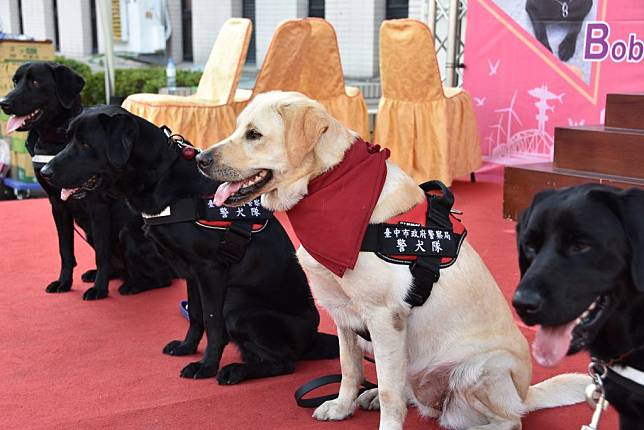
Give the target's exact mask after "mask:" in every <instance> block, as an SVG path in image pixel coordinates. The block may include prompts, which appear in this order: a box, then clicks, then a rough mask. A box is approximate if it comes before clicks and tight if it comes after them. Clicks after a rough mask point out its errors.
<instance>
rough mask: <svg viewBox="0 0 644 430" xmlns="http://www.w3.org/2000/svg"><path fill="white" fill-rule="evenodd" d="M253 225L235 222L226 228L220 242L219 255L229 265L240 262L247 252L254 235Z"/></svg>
mask: <svg viewBox="0 0 644 430" xmlns="http://www.w3.org/2000/svg"><path fill="white" fill-rule="evenodd" d="M252 229H253V225H252V224H251V223H246V222H233V223H232V224H230V226H229V227H228V228H227V229H226V232H225V233H224V237H223V238H222V239H221V242H220V243H219V248H218V249H217V256H218V257H219V260H220V261H221V262H223V263H225V264H226V265H227V266H230V265H232V264H236V263H239V262H240V261H241V259H242V258H243V257H244V255H245V254H246V248H247V247H248V244H249V243H250V240H251V237H252Z"/></svg>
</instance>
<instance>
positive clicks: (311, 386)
mask: <svg viewBox="0 0 644 430" xmlns="http://www.w3.org/2000/svg"><path fill="white" fill-rule="evenodd" d="M341 381H342V375H339V374H335V375H325V376H321V377H319V378H315V379H312V380H310V381H309V382H307V383H306V384H304V385H302V386H301V387H300V388H298V389H297V391H295V402H296V403H297V405H298V406H299V407H301V408H316V407H318V406H320V405H321V404H322V403H324V402H326V401H327V400H333V399H336V398H337V397H338V395H339V393H335V394H327V395H325V396H319V397H311V398H308V399H305V398H304V396H306V395H307V394H308V393H310V392H311V391H314V390H317V389H318V388H321V387H324V386H326V385H331V384H338V383H340V382H341ZM361 385H362V388H360V390H359V391H358V395H360V394H362V393H364V392H365V391H367V390H371V389H373V388H378V386H377V385H376V384H374V383H373V382H369V381H367V380H366V379H365V380H364V381H362V384H361Z"/></svg>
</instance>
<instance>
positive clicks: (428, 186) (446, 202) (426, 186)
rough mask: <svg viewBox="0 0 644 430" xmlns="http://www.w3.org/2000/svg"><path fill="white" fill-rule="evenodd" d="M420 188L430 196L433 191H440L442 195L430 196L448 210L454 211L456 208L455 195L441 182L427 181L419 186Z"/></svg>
mask: <svg viewBox="0 0 644 430" xmlns="http://www.w3.org/2000/svg"><path fill="white" fill-rule="evenodd" d="M419 187H420V188H421V189H422V190H423V191H424V192H425V194H430V192H431V191H440V193H441V195H440V196H438V195H436V194H430V196H431V197H432V199H434V200H436V201H439V202H440V203H441V204H442V205H443V206H445V207H447V208H448V209H450V210H451V209H452V206H454V194H452V192H451V191H450V190H449V188H447V186H446V185H445V184H444V183H442V182H441V181H427V182H424V183H422V184H420V185H419Z"/></svg>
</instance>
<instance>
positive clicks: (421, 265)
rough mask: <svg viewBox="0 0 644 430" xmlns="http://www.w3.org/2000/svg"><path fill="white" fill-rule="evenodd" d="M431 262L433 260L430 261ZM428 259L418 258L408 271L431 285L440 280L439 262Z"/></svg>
mask: <svg viewBox="0 0 644 430" xmlns="http://www.w3.org/2000/svg"><path fill="white" fill-rule="evenodd" d="M432 260H433V259H432ZM432 260H430V259H428V258H422V257H418V258H417V259H416V261H414V262H413V263H412V264H411V266H410V267H409V270H410V271H411V273H412V275H414V276H415V277H416V276H417V277H419V278H424V279H428V280H430V281H431V282H432V283H434V282H438V279H439V278H440V276H441V275H440V262H438V263H436V262H434V261H432Z"/></svg>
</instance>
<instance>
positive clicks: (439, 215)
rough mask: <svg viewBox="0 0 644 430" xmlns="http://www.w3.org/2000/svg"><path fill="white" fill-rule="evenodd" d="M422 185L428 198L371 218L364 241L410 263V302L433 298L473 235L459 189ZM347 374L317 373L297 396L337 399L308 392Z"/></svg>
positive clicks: (365, 246) (310, 401)
mask: <svg viewBox="0 0 644 430" xmlns="http://www.w3.org/2000/svg"><path fill="white" fill-rule="evenodd" d="M420 188H421V189H422V190H423V191H424V192H425V195H426V197H427V199H426V201H425V202H423V203H421V204H419V205H417V206H416V207H414V208H412V209H411V210H410V211H408V212H406V213H404V214H402V215H399V216H396V217H394V218H391V219H389V220H387V222H386V223H382V224H369V226H368V227H367V232H366V233H365V237H364V239H363V241H362V246H361V247H360V251H361V252H373V253H375V254H376V255H377V256H378V257H380V258H381V259H383V260H385V261H387V262H388V263H393V264H404V265H407V266H409V270H410V271H411V274H412V276H413V283H412V287H411V289H410V290H409V292H408V293H407V297H406V298H405V302H406V303H408V304H409V305H410V306H411V307H412V308H413V307H416V306H422V305H423V304H424V303H425V302H426V301H427V299H428V298H429V296H430V295H431V293H432V289H433V287H434V283H436V282H437V281H438V279H439V278H440V269H441V268H445V267H449V266H451V265H452V264H454V262H455V261H456V258H457V257H458V252H459V250H460V248H461V245H462V244H463V240H464V239H465V236H466V235H467V230H466V229H465V227H464V226H463V225H462V224H461V222H460V220H458V219H457V218H456V217H455V216H454V215H453V212H456V211H453V210H452V206H453V205H454V195H453V194H452V192H451V191H450V190H449V189H448V188H447V187H446V186H445V184H443V183H442V182H440V181H430V182H425V183H424V184H422V185H420ZM457 213H458V212H457ZM356 334H357V335H358V336H360V337H361V338H363V339H365V340H366V341H371V336H370V334H369V331H368V330H366V329H364V330H360V331H356ZM369 361H371V360H369ZM341 380H342V375H327V376H322V377H320V378H316V379H313V380H311V381H309V382H307V383H306V384H304V385H302V386H301V387H299V388H298V389H297V390H296V391H295V402H296V403H297V405H298V406H300V407H303V408H314V407H317V406H320V405H321V404H322V403H324V402H326V401H327V400H332V399H335V398H337V397H338V394H329V395H325V396H320V397H313V398H304V396H306V395H307V394H308V393H310V392H311V391H314V390H317V389H318V388H320V387H323V386H325V385H329V384H334V383H338V382H340V381H341ZM372 388H377V385H376V384H373V383H372V382H369V381H366V380H365V381H363V383H362V388H361V389H360V391H359V393H360V394H361V393H363V392H364V391H366V390H370V389H372Z"/></svg>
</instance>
